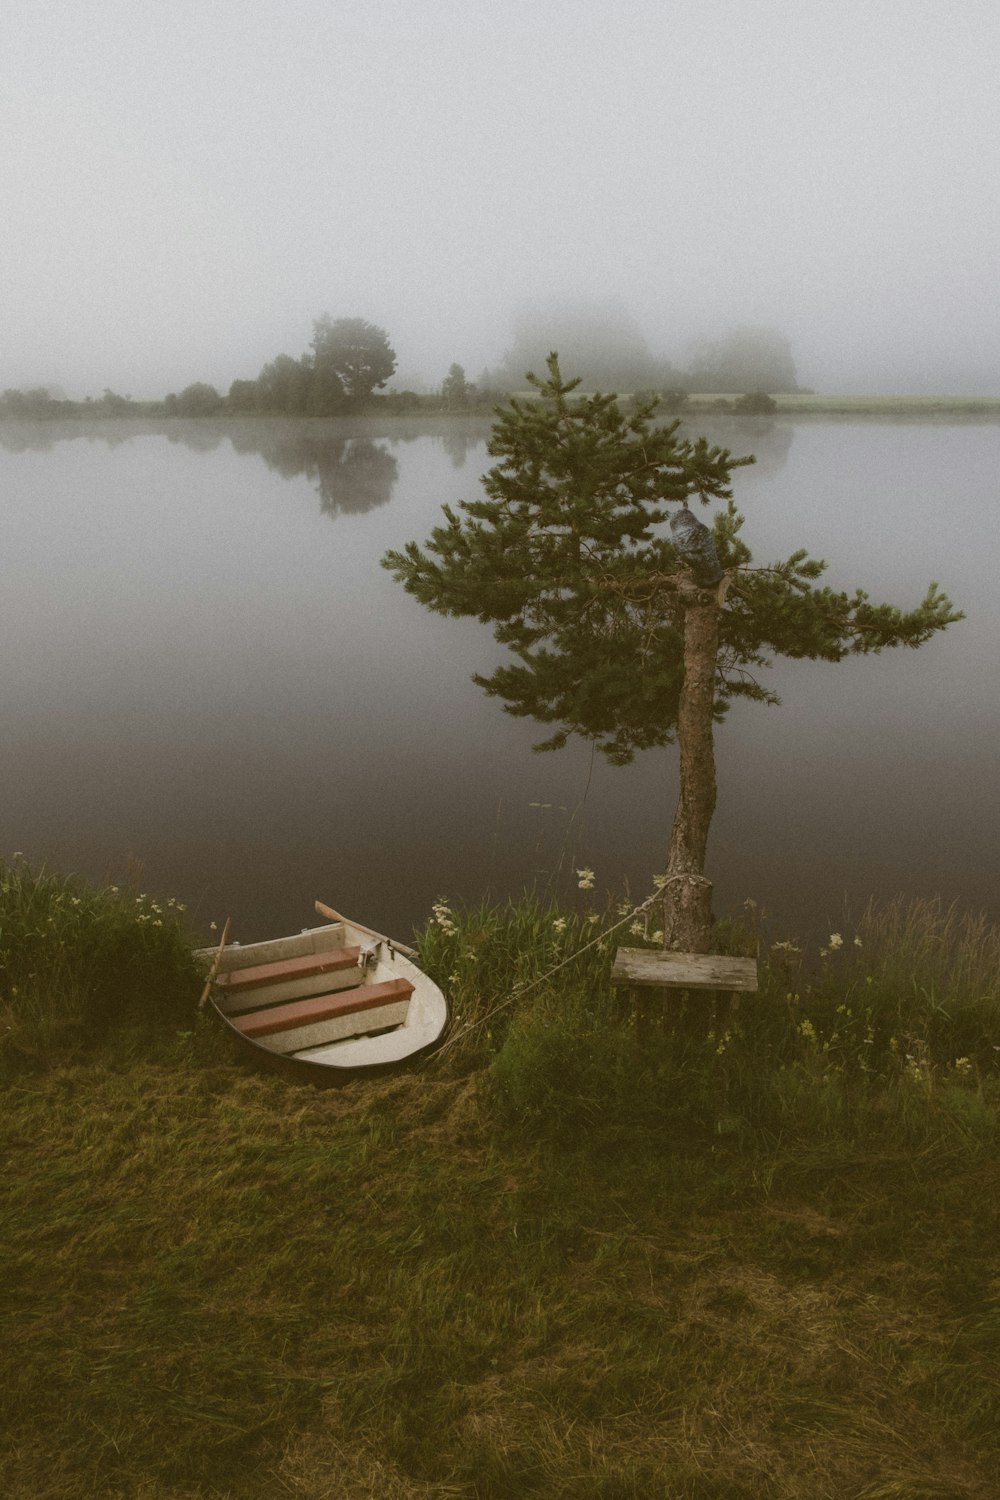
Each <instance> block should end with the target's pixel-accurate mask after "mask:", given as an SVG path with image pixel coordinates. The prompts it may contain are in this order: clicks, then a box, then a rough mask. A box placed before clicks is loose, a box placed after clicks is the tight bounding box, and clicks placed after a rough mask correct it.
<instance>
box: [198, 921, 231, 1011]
mask: <svg viewBox="0 0 1000 1500" xmlns="http://www.w3.org/2000/svg"><path fill="white" fill-rule="evenodd" d="M230 920H231V919H230V918H229V917H227V918H226V925H225V927H223V929H222V942H221V943H220V944H219V947H218V950H217V952H216V955H215V957H214V958H213V959H212V967H211V968H210V969H209V971H208V978H207V979H206V980H205V988H204V989H203V990H202V992H201V999H200V1000H199V1001H198V1009H199V1010H201V1008H202V1006H203V1005H204V1004H205V1001H206V1000H207V999H208V997H209V994H210V992H211V989H212V985H213V983H214V982H215V976H216V974H218V972H219V965H220V964H221V962H222V955H223V953H224V952H225V951H226V944H227V943H228V941H229V923H230Z"/></svg>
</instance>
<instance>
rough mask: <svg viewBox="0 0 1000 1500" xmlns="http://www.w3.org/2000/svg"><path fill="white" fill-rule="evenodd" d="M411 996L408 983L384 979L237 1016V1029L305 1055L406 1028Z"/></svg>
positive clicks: (282, 1049) (275, 1047) (271, 1046)
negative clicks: (325, 1045)
mask: <svg viewBox="0 0 1000 1500" xmlns="http://www.w3.org/2000/svg"><path fill="white" fill-rule="evenodd" d="M412 994H413V985H412V984H411V983H410V981H409V980H408V979H385V980H381V981H380V982H378V983H376V984H364V985H360V986H359V987H358V988H356V989H351V990H348V991H346V992H344V991H341V992H339V993H338V992H334V993H332V994H325V995H315V996H313V997H312V998H311V999H309V1000H296V1001H294V1002H292V1003H291V1004H288V1005H276V1006H272V1007H270V1008H269V1009H266V1010H257V1011H253V1012H252V1013H251V1014H249V1015H243V1016H235V1017H234V1018H233V1019H232V1025H233V1026H235V1027H236V1029H237V1030H238V1031H241V1032H242V1033H243V1035H244V1036H246V1037H250V1038H251V1039H252V1040H253V1041H259V1042H262V1043H263V1045H264V1046H265V1047H267V1048H268V1049H269V1050H270V1051H272V1052H301V1051H303V1050H304V1049H305V1048H307V1047H318V1046H321V1045H322V1044H323V1043H326V1042H339V1041H343V1040H344V1039H345V1038H347V1037H351V1036H364V1035H365V1034H366V1033H367V1032H370V1031H384V1030H386V1029H387V1028H388V1027H390V1026H401V1025H402V1023H403V1022H404V1021H405V1020H406V1013H407V1011H408V1009H409V1005H410V996H411V995H412Z"/></svg>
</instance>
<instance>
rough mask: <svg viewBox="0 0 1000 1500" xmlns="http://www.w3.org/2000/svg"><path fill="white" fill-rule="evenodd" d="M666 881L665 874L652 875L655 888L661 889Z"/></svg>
mask: <svg viewBox="0 0 1000 1500" xmlns="http://www.w3.org/2000/svg"><path fill="white" fill-rule="evenodd" d="M666 883H667V877H666V876H665V875H654V876H653V887H654V889H655V890H658V891H662V890H663V887H664V886H665V885H666Z"/></svg>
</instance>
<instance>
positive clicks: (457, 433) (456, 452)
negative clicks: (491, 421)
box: [441, 422, 483, 469]
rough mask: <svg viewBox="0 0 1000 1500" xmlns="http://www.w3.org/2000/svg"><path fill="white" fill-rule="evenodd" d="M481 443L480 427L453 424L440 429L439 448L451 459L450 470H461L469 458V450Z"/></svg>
mask: <svg viewBox="0 0 1000 1500" xmlns="http://www.w3.org/2000/svg"><path fill="white" fill-rule="evenodd" d="M482 441H483V434H482V429H481V427H480V426H479V425H478V424H477V425H476V426H475V427H470V426H468V425H467V424H466V423H464V422H454V423H452V425H451V426H450V427H442V429H441V446H442V448H443V449H444V451H445V452H446V453H447V455H448V457H449V458H450V459H451V463H452V468H455V469H462V468H464V467H465V462H466V460H467V458H468V457H469V450H470V449H472V448H475V447H476V445H477V444H478V443H481V442H482Z"/></svg>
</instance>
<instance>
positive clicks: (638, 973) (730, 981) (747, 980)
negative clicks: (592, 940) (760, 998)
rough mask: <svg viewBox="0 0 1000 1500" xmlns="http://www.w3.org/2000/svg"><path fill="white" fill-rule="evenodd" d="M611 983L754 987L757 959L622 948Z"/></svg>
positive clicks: (674, 987)
mask: <svg viewBox="0 0 1000 1500" xmlns="http://www.w3.org/2000/svg"><path fill="white" fill-rule="evenodd" d="M611 983H612V984H614V985H622V986H624V985H636V986H640V987H642V986H647V985H652V986H655V987H656V988H657V989H671V990H755V989H756V988H757V960H756V959H755V958H731V957H729V955H728V954H721V953H672V952H669V951H667V950H665V949H656V948H619V949H618V952H617V953H616V954H615V962H614V967H613V968H612V970H611Z"/></svg>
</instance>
